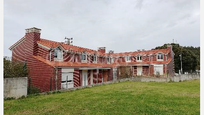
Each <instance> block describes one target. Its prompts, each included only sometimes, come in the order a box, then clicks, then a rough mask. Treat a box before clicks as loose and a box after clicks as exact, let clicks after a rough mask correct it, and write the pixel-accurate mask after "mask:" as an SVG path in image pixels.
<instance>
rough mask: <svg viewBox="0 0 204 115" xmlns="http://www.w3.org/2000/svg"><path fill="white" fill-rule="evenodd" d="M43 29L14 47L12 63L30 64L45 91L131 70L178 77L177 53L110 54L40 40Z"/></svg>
mask: <svg viewBox="0 0 204 115" xmlns="http://www.w3.org/2000/svg"><path fill="white" fill-rule="evenodd" d="M40 32H41V29H38V28H35V27H33V28H29V29H26V34H25V36H24V37H22V38H21V39H20V40H19V41H17V42H16V43H15V44H13V45H12V46H11V47H10V50H11V51H12V61H21V62H24V63H26V64H27V67H28V70H29V78H30V79H31V84H32V85H34V86H35V87H37V88H39V89H40V90H41V91H42V92H47V91H53V90H60V89H68V88H73V87H80V86H87V85H92V84H97V83H103V82H107V81H112V80H117V79H118V78H119V76H121V75H122V74H123V73H124V71H123V70H122V69H121V68H124V67H125V68H129V69H130V73H131V76H155V75H159V76H162V77H167V76H173V75H174V63H173V62H174V53H173V51H172V47H171V45H169V46H168V47H167V49H158V50H148V51H145V50H142V51H134V52H124V53H114V52H113V51H109V52H108V53H106V48H105V47H100V48H98V50H92V49H88V48H82V47H78V46H74V45H69V44H65V43H63V42H55V41H51V40H47V39H42V38H40Z"/></svg>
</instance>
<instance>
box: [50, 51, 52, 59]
mask: <svg viewBox="0 0 204 115" xmlns="http://www.w3.org/2000/svg"><path fill="white" fill-rule="evenodd" d="M51 51H52V50H50V61H51V56H52V52H51Z"/></svg>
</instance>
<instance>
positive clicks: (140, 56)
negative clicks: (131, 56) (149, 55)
mask: <svg viewBox="0 0 204 115" xmlns="http://www.w3.org/2000/svg"><path fill="white" fill-rule="evenodd" d="M138 56H139V59H140V58H141V60H138V59H137V57H138ZM136 61H137V62H142V55H141V54H138V55H137V56H136Z"/></svg>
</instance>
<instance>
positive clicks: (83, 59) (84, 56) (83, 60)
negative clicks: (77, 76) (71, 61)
mask: <svg viewBox="0 0 204 115" xmlns="http://www.w3.org/2000/svg"><path fill="white" fill-rule="evenodd" d="M86 56H87V55H86V52H82V54H81V62H87V58H86Z"/></svg>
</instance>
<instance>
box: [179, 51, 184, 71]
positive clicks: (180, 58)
mask: <svg viewBox="0 0 204 115" xmlns="http://www.w3.org/2000/svg"><path fill="white" fill-rule="evenodd" d="M179 56H180V61H181V74H182V73H183V68H182V54H180V55H179Z"/></svg>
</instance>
